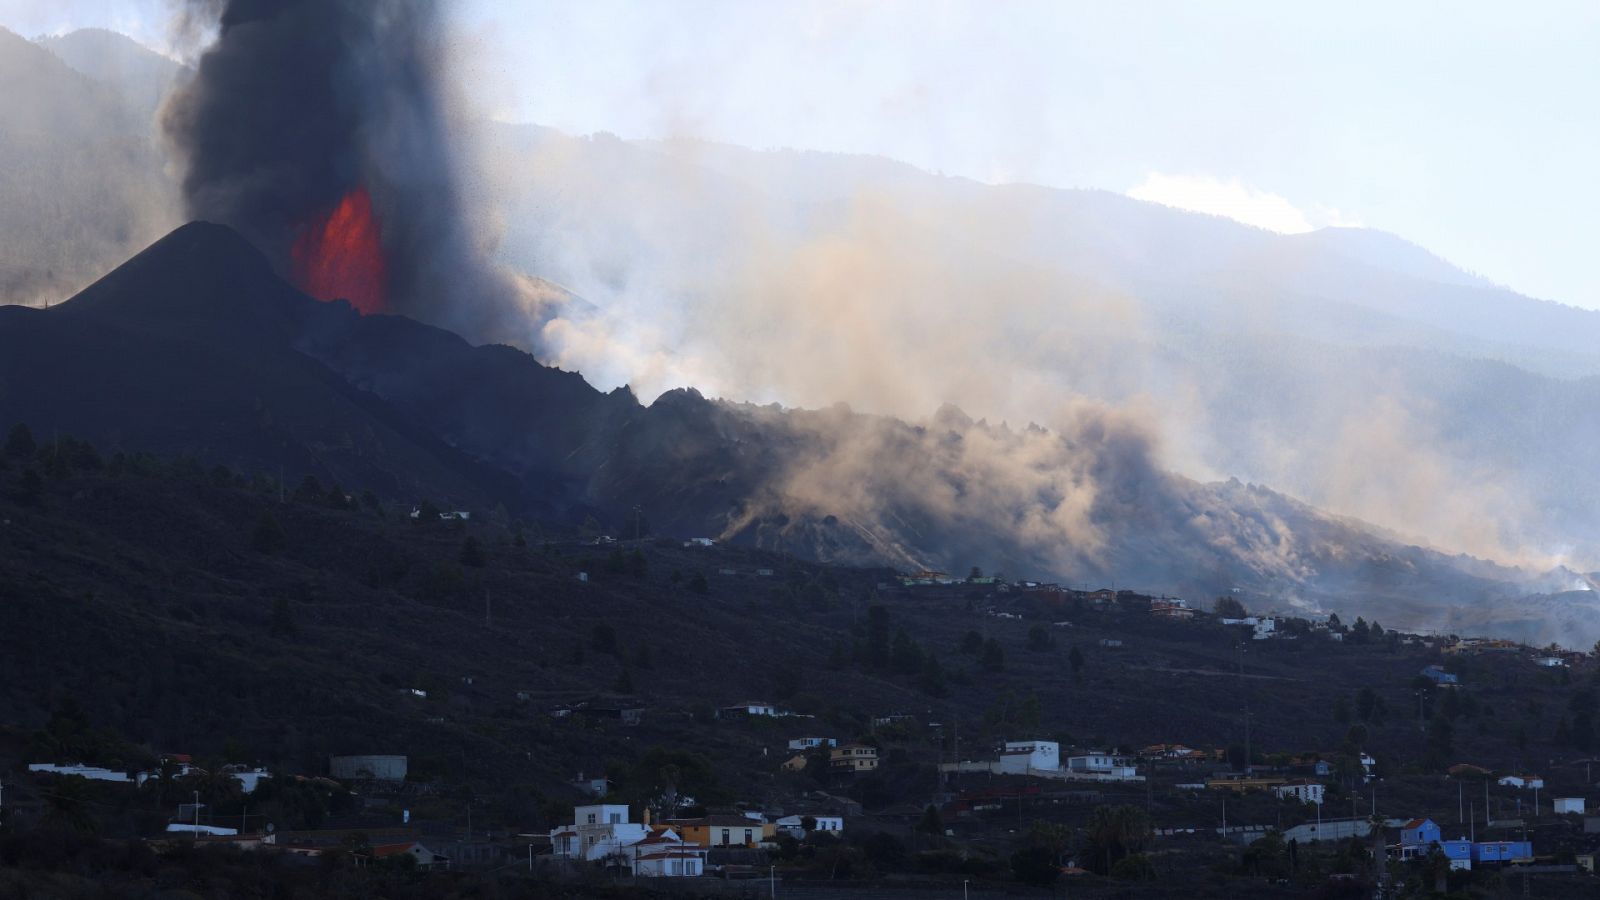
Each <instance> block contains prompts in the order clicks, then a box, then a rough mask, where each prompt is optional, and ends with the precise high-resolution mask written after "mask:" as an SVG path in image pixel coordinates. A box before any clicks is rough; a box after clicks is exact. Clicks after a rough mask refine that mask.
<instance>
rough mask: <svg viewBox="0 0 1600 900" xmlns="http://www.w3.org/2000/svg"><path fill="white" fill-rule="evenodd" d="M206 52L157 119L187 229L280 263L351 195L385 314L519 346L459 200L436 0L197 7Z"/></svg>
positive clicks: (487, 246) (475, 229)
mask: <svg viewBox="0 0 1600 900" xmlns="http://www.w3.org/2000/svg"><path fill="white" fill-rule="evenodd" d="M187 12H188V14H190V15H192V16H195V17H197V18H198V17H203V16H205V15H207V14H213V15H214V16H215V22H216V38H215V41H214V42H213V43H212V44H211V45H210V46H209V47H208V48H207V49H206V50H205V52H204V54H203V55H202V56H201V57H200V60H199V64H198V69H197V72H196V74H195V77H194V78H193V79H192V80H190V81H189V82H188V83H187V84H186V85H184V86H183V87H182V88H180V89H179V90H178V91H177V92H176V93H175V94H174V95H173V96H172V97H171V98H170V99H169V100H168V102H167V105H166V107H165V108H164V110H163V112H162V125H163V127H164V129H165V133H166V135H167V137H168V138H169V139H170V141H171V143H172V146H173V148H174V151H175V155H176V156H177V158H179V159H180V160H181V162H182V164H183V166H184V176H183V194H184V200H185V204H186V207H187V210H188V215H189V217H190V218H195V219H204V220H209V221H215V222H220V223H224V224H227V225H230V226H232V227H234V228H236V229H238V230H239V231H241V232H242V233H243V234H244V235H245V236H246V237H248V238H250V239H251V241H252V242H253V243H255V244H256V245H257V246H258V247H260V248H261V249H263V250H264V251H265V252H267V254H268V255H269V257H271V258H272V259H274V260H275V261H276V262H277V263H278V264H279V265H280V266H281V267H285V268H286V267H287V261H288V254H289V249H290V247H291V246H292V244H293V242H294V240H295V238H296V237H297V236H298V235H299V233H300V231H301V229H302V228H303V226H304V225H305V223H306V221H307V220H308V218H310V217H311V216H313V215H314V214H315V213H317V212H319V211H323V210H328V209H331V208H333V207H334V206H336V205H337V204H338V203H339V201H340V199H341V198H343V197H344V196H345V195H346V194H347V193H349V192H351V191H353V190H355V189H357V188H365V189H366V190H367V191H368V192H369V193H370V194H371V196H372V199H373V206H374V209H375V212H376V214H377V218H378V220H379V223H380V227H381V230H382V240H383V245H384V250H385V257H386V261H387V264H388V278H389V290H388V294H389V303H388V306H387V309H388V310H389V311H391V312H396V313H402V314H407V315H411V316H414V317H417V318H421V319H423V320H425V321H430V322H434V323H437V324H440V325H445V326H447V327H451V328H454V329H456V330H459V331H461V332H462V333H464V334H467V335H470V336H472V337H474V338H476V339H480V340H483V339H503V338H505V337H506V336H507V335H508V334H510V333H512V331H513V330H514V331H515V332H516V333H517V334H518V335H525V334H527V329H526V327H525V325H526V319H525V317H526V316H527V315H529V314H530V313H531V310H530V308H529V307H528V306H527V305H526V304H525V302H524V301H525V300H528V299H529V298H528V297H527V295H525V294H524V293H523V292H522V291H521V290H520V287H519V284H518V283H517V281H516V280H515V279H513V278H511V277H509V276H508V275H506V274H505V273H503V272H501V271H500V270H499V269H498V268H497V267H496V266H495V265H494V264H493V263H492V262H491V261H490V259H491V255H492V252H493V235H492V233H491V231H490V229H488V228H485V227H483V225H482V222H483V221H484V220H483V219H481V218H477V217H475V216H474V214H473V213H472V211H470V210H468V209H467V208H466V207H465V205H464V204H463V202H462V190H461V182H460V175H461V169H460V165H459V153H460V148H461V144H462V137H461V135H462V132H461V129H460V128H459V127H458V126H459V123H458V121H457V104H456V100H455V98H454V97H453V95H452V92H451V89H450V80H449V77H448V73H447V68H448V60H447V58H446V54H445V51H444V36H445V30H444V27H443V23H442V21H441V18H440V11H439V6H438V4H436V3H433V2H428V0H422V2H411V3H385V2H380V0H227V2H217V0H196V2H194V3H192V4H190V5H189V6H188V7H187Z"/></svg>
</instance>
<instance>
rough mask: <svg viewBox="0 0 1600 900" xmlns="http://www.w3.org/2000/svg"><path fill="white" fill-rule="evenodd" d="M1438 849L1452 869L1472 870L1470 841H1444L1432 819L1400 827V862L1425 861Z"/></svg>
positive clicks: (1415, 820)
mask: <svg viewBox="0 0 1600 900" xmlns="http://www.w3.org/2000/svg"><path fill="white" fill-rule="evenodd" d="M1435 848H1438V849H1439V850H1440V851H1441V852H1443V853H1444V855H1445V858H1446V859H1448V860H1449V861H1450V868H1452V869H1470V868H1472V844H1471V842H1470V841H1465V840H1461V841H1446V840H1443V839H1442V838H1441V836H1440V833H1439V826H1438V824H1437V823H1435V822H1434V821H1433V820H1432V819H1412V820H1410V821H1409V822H1406V823H1405V824H1404V825H1401V826H1400V858H1401V859H1402V860H1413V859H1426V858H1427V857H1428V856H1429V855H1430V854H1431V853H1433V851H1434V849H1435Z"/></svg>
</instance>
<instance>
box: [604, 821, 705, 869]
mask: <svg viewBox="0 0 1600 900" xmlns="http://www.w3.org/2000/svg"><path fill="white" fill-rule="evenodd" d="M706 852H707V851H706V848H704V847H702V846H700V845H699V844H690V843H688V842H686V841H684V840H683V838H681V837H678V833H677V832H676V831H673V830H672V829H671V828H663V829H662V830H660V831H658V832H656V833H654V834H652V835H650V836H649V837H646V838H643V839H642V840H639V841H636V842H634V843H632V844H630V845H628V847H627V848H626V849H625V850H624V851H623V853H622V854H621V855H622V857H623V858H624V859H626V860H627V862H628V868H630V869H632V870H633V874H635V875H639V876H642V877H645V878H674V877H677V878H694V877H697V876H700V875H704V874H705V871H706Z"/></svg>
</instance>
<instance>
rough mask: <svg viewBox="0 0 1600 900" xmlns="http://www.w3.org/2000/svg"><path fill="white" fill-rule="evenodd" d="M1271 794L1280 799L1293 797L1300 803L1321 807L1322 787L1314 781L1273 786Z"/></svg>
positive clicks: (1291, 782)
mask: <svg viewBox="0 0 1600 900" xmlns="http://www.w3.org/2000/svg"><path fill="white" fill-rule="evenodd" d="M1272 792H1273V793H1274V794H1277V795H1278V796H1279V797H1280V798H1281V797H1293V798H1294V799H1296V800H1299V801H1300V802H1302V803H1315V804H1316V805H1318V806H1321V805H1322V792H1323V786H1322V785H1321V784H1318V783H1317V782H1315V781H1290V782H1286V783H1284V784H1279V785H1274V786H1273V788H1272Z"/></svg>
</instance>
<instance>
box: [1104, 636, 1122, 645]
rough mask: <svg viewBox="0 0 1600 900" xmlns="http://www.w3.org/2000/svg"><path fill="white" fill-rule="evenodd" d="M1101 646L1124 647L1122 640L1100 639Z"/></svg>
mask: <svg viewBox="0 0 1600 900" xmlns="http://www.w3.org/2000/svg"><path fill="white" fill-rule="evenodd" d="M1100 646H1102V647H1121V646H1122V640H1121V639H1120V638H1101V639H1100Z"/></svg>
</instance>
